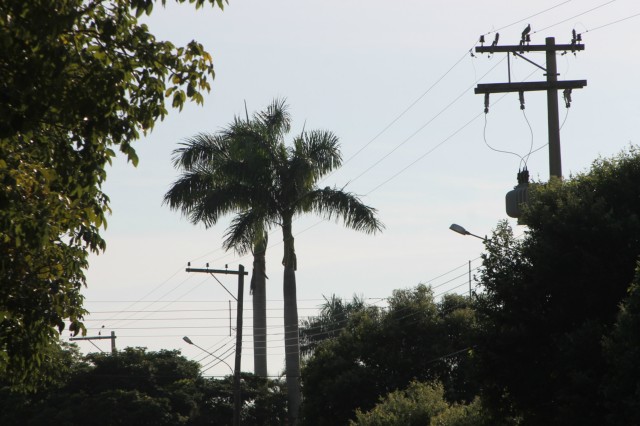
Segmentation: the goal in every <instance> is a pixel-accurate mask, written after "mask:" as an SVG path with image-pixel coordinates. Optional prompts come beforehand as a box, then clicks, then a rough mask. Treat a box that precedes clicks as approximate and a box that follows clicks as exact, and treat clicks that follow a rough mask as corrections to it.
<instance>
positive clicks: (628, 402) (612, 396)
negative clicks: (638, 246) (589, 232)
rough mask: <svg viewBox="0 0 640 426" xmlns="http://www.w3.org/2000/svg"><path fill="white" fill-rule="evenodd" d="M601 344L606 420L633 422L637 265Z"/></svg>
mask: <svg viewBox="0 0 640 426" xmlns="http://www.w3.org/2000/svg"><path fill="white" fill-rule="evenodd" d="M604 346H605V356H606V360H607V365H608V367H609V368H608V371H607V374H606V378H605V384H604V392H603V394H604V397H605V404H606V406H607V409H608V413H609V414H608V424H611V425H630V424H633V423H635V422H637V421H638V419H640V365H639V364H638V360H640V265H638V267H637V268H636V276H635V278H634V281H633V284H632V285H631V286H630V287H629V295H628V297H627V298H626V299H625V301H624V304H622V306H621V307H620V312H619V314H618V319H617V321H616V324H615V326H614V328H613V331H612V333H611V335H610V336H608V337H607V338H606V339H605V342H604Z"/></svg>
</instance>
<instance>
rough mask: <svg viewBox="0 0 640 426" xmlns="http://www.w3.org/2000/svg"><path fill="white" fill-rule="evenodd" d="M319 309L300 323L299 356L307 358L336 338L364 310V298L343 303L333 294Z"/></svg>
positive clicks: (355, 298) (355, 297) (356, 298)
mask: <svg viewBox="0 0 640 426" xmlns="http://www.w3.org/2000/svg"><path fill="white" fill-rule="evenodd" d="M324 300H325V303H324V304H323V305H322V307H321V308H320V314H319V315H318V316H316V317H311V318H309V319H305V320H303V321H301V322H300V354H301V355H302V356H303V357H305V358H308V357H309V356H311V355H312V354H313V352H314V350H315V349H316V348H317V347H318V345H319V344H320V343H321V342H323V341H325V340H327V339H333V338H336V337H338V335H339V334H340V332H341V331H342V329H343V328H344V327H346V325H347V323H348V321H349V318H350V317H351V316H352V315H355V314H357V313H358V312H361V311H363V310H364V309H365V302H364V298H361V297H358V296H354V297H353V300H351V301H347V302H345V301H343V300H342V299H341V298H339V297H337V296H336V295H335V294H334V295H331V297H330V298H329V299H327V298H326V297H325V298H324Z"/></svg>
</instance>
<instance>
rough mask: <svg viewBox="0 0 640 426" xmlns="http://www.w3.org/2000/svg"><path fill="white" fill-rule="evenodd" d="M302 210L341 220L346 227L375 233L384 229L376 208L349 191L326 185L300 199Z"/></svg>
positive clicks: (329, 218)
mask: <svg viewBox="0 0 640 426" xmlns="http://www.w3.org/2000/svg"><path fill="white" fill-rule="evenodd" d="M299 208H300V210H302V211H313V212H314V213H316V214H318V215H320V216H322V217H323V218H325V219H328V220H331V219H335V220H336V221H338V220H342V222H343V223H344V225H345V226H346V227H347V228H351V229H354V230H356V231H362V232H365V233H367V234H375V233H376V232H380V231H382V230H383V229H384V225H383V224H382V222H380V221H379V220H378V218H377V217H376V209H374V208H373V207H369V206H367V205H365V204H363V203H362V201H360V199H359V198H358V197H357V196H356V195H354V194H352V193H350V192H344V191H342V190H340V189H337V188H329V187H326V188H324V189H316V190H314V191H311V192H309V193H308V194H307V195H306V196H305V197H304V198H303V199H301V200H300V204H299Z"/></svg>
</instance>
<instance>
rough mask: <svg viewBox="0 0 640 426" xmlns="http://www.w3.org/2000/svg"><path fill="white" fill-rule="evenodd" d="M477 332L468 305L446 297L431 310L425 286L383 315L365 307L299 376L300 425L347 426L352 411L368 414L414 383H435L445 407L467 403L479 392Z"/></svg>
mask: <svg viewBox="0 0 640 426" xmlns="http://www.w3.org/2000/svg"><path fill="white" fill-rule="evenodd" d="M326 326H327V324H325V327H326ZM335 331H336V330H333V332H334V333H335ZM475 332H476V319H475V312H474V307H473V304H472V302H471V301H470V300H469V298H467V297H464V296H459V295H447V296H445V298H443V299H442V301H441V302H439V303H435V302H434V300H433V292H432V291H431V289H430V288H428V287H426V286H424V285H420V286H418V287H416V288H415V289H411V290H396V291H394V293H393V296H392V297H391V298H390V299H389V308H388V310H387V311H385V310H382V309H381V308H378V307H374V306H362V307H361V308H360V309H359V310H356V311H354V312H352V313H350V314H349V318H348V321H347V323H346V324H345V325H344V327H343V328H342V330H341V332H340V334H339V335H337V337H333V338H331V339H328V340H326V341H324V342H322V343H320V344H319V345H318V346H317V347H316V349H315V351H314V352H313V355H312V356H311V357H310V358H309V359H308V361H307V363H306V365H305V368H304V369H303V372H302V373H303V374H302V378H303V383H304V388H303V391H304V396H305V402H304V405H303V414H304V418H305V423H306V424H310V425H332V424H344V423H346V422H347V421H348V420H349V419H352V418H353V416H354V413H355V411H356V409H360V410H361V411H367V410H370V409H372V408H373V407H374V405H375V404H376V402H377V401H378V400H379V398H380V397H382V396H384V395H387V394H388V393H389V392H391V391H394V390H396V389H404V388H406V387H407V386H408V385H409V383H411V382H412V381H414V380H418V381H423V382H429V381H433V380H438V381H440V382H441V383H442V384H443V389H444V395H445V397H446V399H447V400H448V401H451V402H456V401H462V402H468V401H471V400H472V399H473V398H474V396H475V395H476V394H477V392H478V383H477V382H476V381H475V380H474V366H473V363H472V361H473V359H472V353H473V350H472V345H473V342H474V335H475ZM327 371H330V372H331V374H327Z"/></svg>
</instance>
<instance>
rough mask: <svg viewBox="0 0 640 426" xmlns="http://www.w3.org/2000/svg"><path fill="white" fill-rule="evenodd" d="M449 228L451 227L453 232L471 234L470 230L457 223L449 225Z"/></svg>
mask: <svg viewBox="0 0 640 426" xmlns="http://www.w3.org/2000/svg"><path fill="white" fill-rule="evenodd" d="M449 229H451V230H452V231H453V232H457V233H458V234H462V235H469V234H470V232H469V231H467V230H466V229H464V228H463V227H462V226H460V225H458V224H457V223H452V224H451V226H450V227H449Z"/></svg>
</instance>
